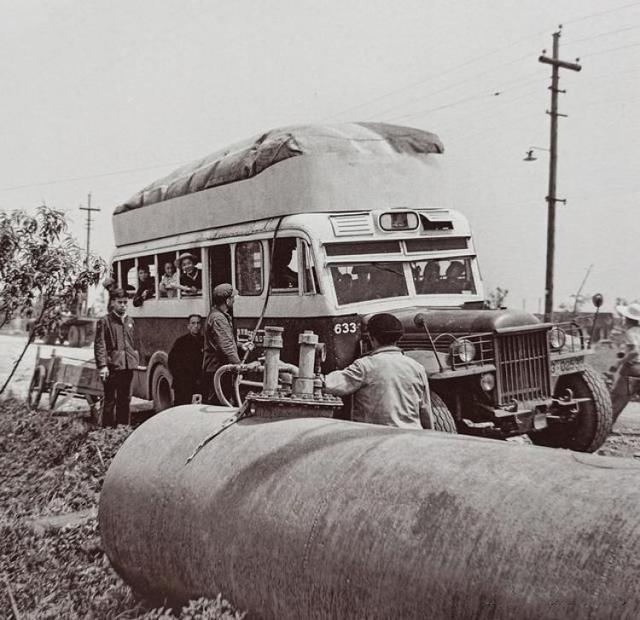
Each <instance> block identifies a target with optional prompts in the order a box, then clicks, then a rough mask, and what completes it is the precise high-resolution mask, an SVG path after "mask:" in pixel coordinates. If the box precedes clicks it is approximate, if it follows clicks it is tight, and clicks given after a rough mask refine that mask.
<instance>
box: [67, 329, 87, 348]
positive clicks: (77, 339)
mask: <svg viewBox="0 0 640 620" xmlns="http://www.w3.org/2000/svg"><path fill="white" fill-rule="evenodd" d="M67 338H68V340H69V346H70V347H81V346H82V345H83V342H82V332H81V331H80V328H79V327H78V326H77V325H72V326H71V327H70V328H69V335H68V337H67Z"/></svg>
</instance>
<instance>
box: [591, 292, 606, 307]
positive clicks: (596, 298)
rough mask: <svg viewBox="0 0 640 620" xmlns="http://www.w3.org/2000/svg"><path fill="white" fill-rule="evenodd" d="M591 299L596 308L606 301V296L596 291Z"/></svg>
mask: <svg viewBox="0 0 640 620" xmlns="http://www.w3.org/2000/svg"><path fill="white" fill-rule="evenodd" d="M591 301H592V302H593V305H594V306H595V307H596V308H599V307H600V306H601V305H602V302H603V301H604V297H603V296H602V295H601V294H600V293H596V294H595V295H594V296H593V297H592V298H591Z"/></svg>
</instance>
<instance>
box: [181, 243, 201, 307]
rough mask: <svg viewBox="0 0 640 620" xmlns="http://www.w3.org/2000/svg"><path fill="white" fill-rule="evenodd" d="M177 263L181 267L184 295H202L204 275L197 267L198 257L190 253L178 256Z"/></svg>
mask: <svg viewBox="0 0 640 620" xmlns="http://www.w3.org/2000/svg"><path fill="white" fill-rule="evenodd" d="M177 263H178V266H179V267H180V290H181V291H182V293H183V295H187V296H192V295H201V294H202V274H201V273H200V270H199V269H198V268H197V267H196V265H197V264H198V257H197V256H195V255H194V254H191V253H190V252H185V253H184V254H180V256H178V260H177Z"/></svg>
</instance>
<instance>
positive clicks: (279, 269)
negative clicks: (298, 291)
mask: <svg viewBox="0 0 640 620" xmlns="http://www.w3.org/2000/svg"><path fill="white" fill-rule="evenodd" d="M275 243H276V247H275V248H274V250H273V265H271V278H272V280H271V285H272V286H273V288H298V274H297V273H296V272H295V271H293V269H291V267H289V263H290V262H291V258H292V257H293V251H294V250H295V249H296V240H295V239H293V238H290V239H277V240H276V242H275Z"/></svg>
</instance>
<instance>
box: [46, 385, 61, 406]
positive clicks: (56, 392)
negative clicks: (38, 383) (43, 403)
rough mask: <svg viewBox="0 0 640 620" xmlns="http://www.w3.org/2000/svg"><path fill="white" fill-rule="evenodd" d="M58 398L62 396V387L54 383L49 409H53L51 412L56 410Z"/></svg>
mask: <svg viewBox="0 0 640 620" xmlns="http://www.w3.org/2000/svg"><path fill="white" fill-rule="evenodd" d="M58 396H60V386H59V385H58V384H57V383H54V384H53V385H52V386H51V391H50V392H49V409H51V411H53V410H54V409H55V408H56V403H57V402H58Z"/></svg>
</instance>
